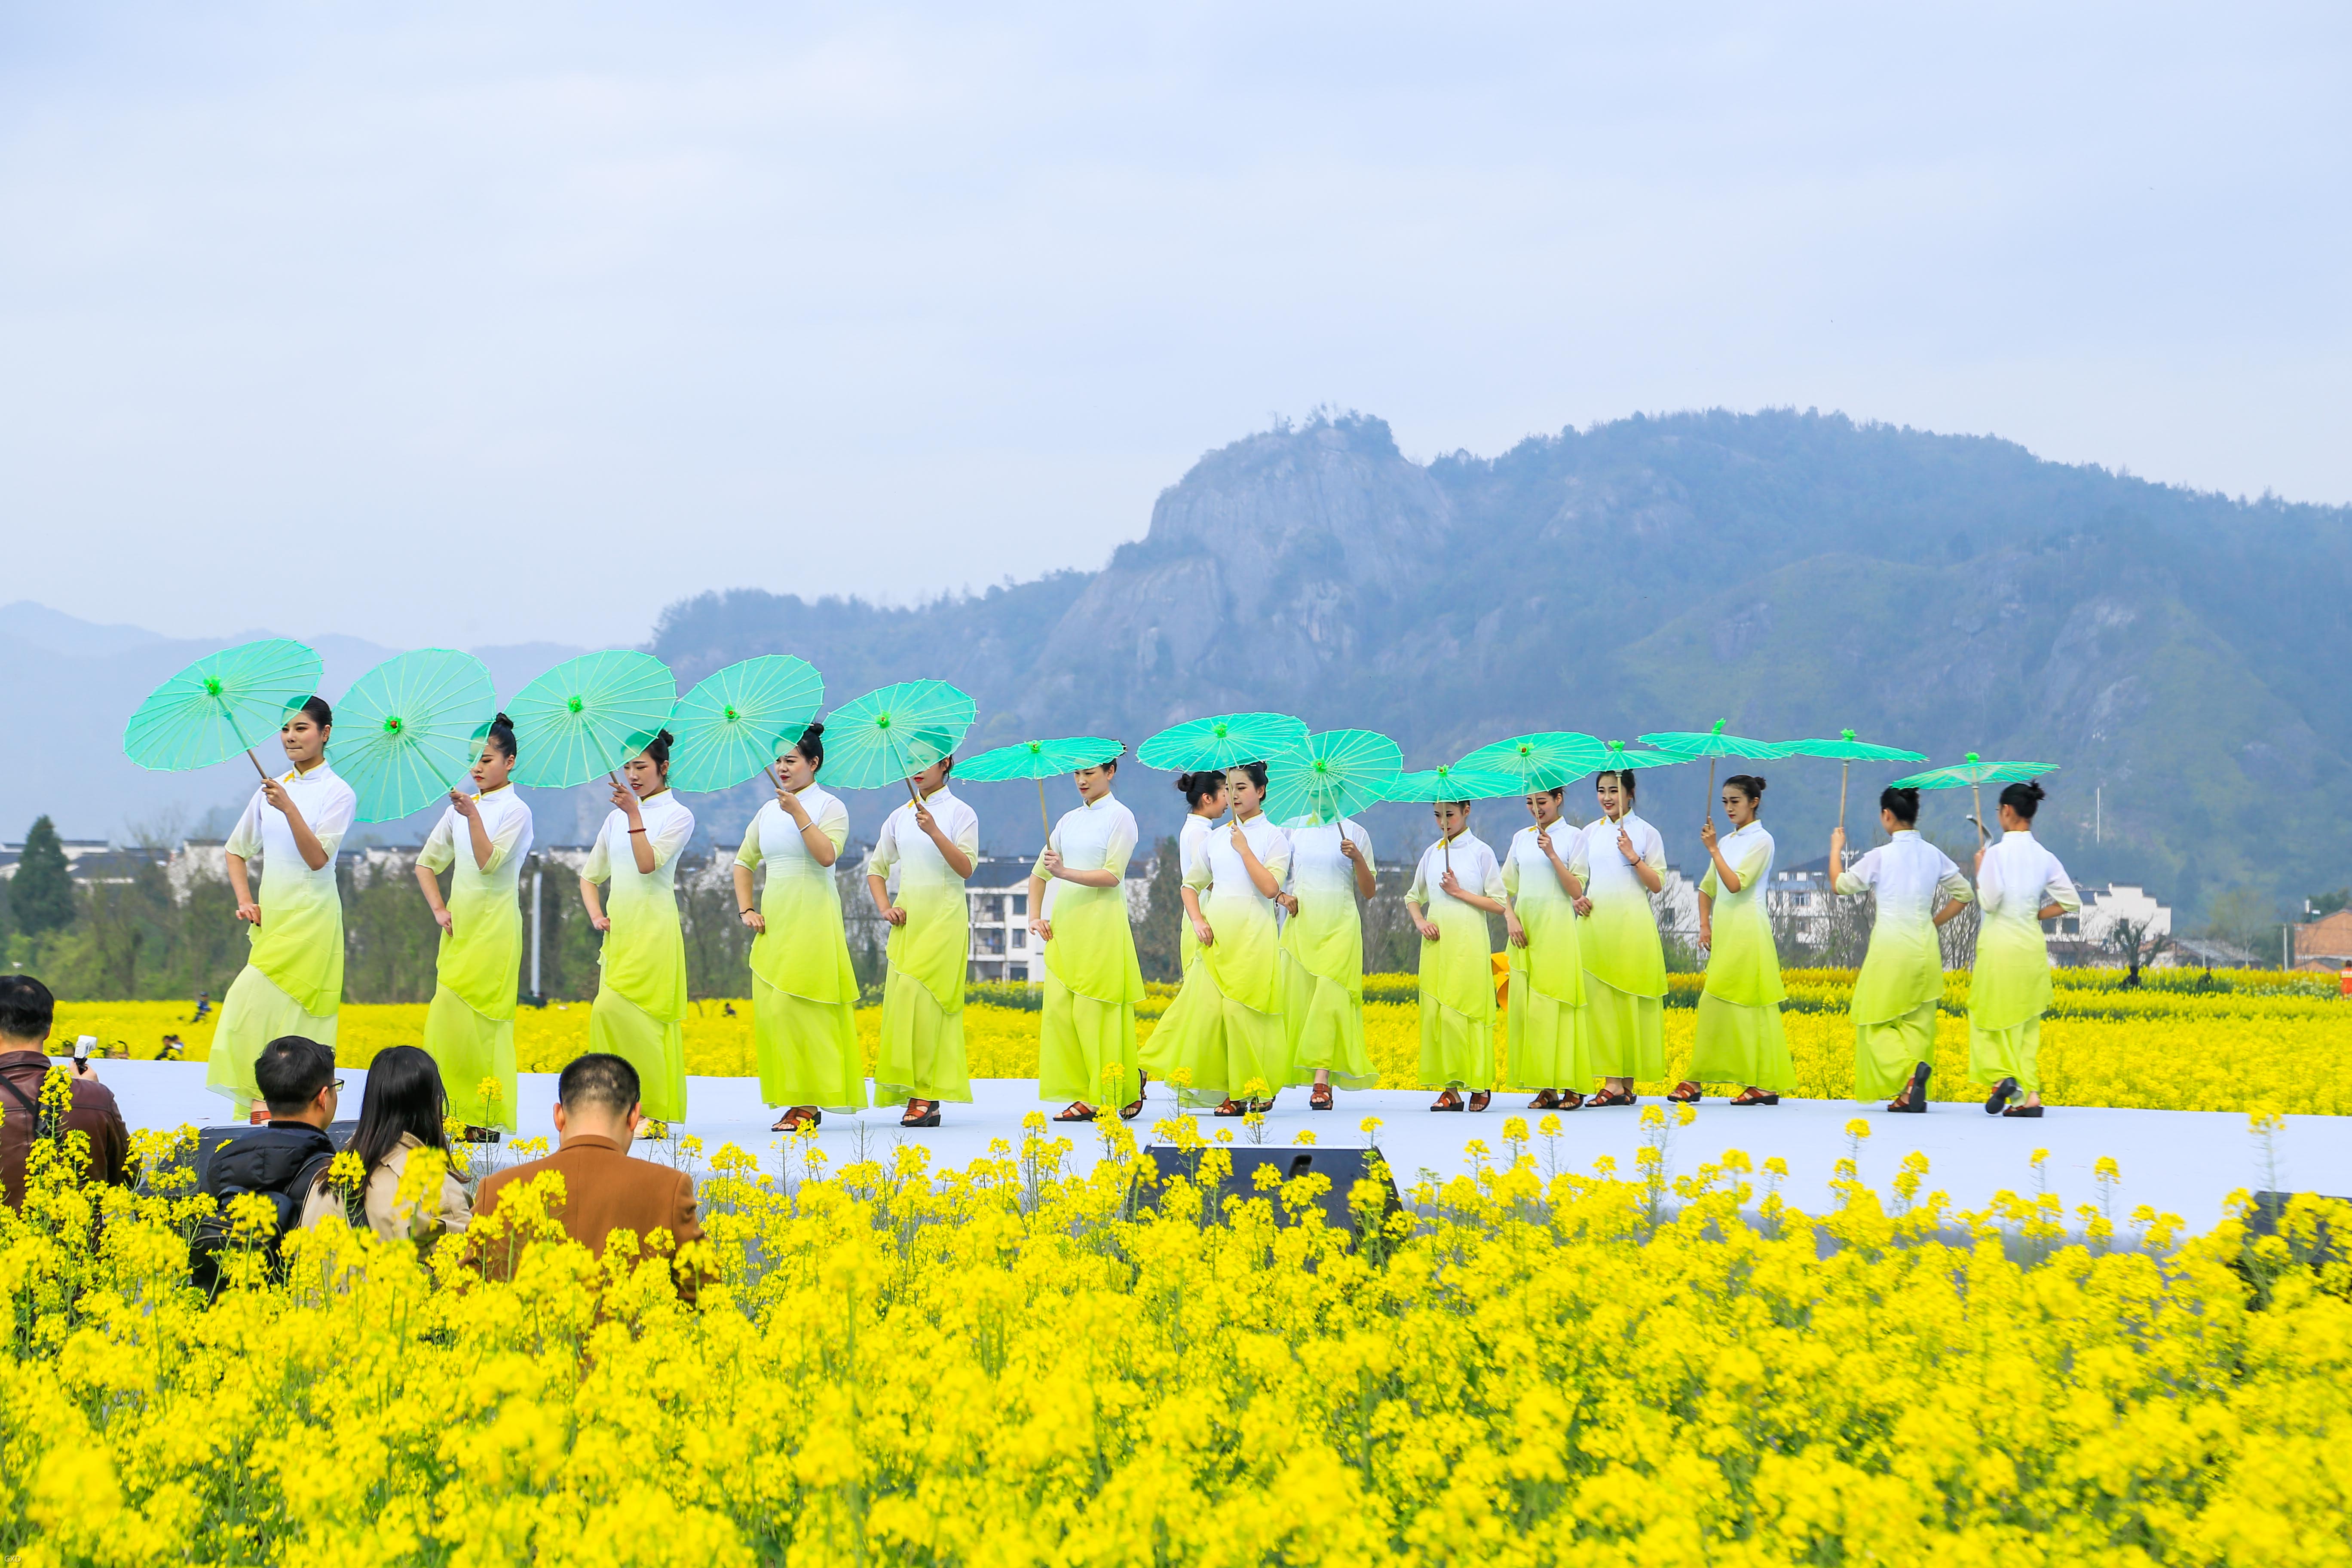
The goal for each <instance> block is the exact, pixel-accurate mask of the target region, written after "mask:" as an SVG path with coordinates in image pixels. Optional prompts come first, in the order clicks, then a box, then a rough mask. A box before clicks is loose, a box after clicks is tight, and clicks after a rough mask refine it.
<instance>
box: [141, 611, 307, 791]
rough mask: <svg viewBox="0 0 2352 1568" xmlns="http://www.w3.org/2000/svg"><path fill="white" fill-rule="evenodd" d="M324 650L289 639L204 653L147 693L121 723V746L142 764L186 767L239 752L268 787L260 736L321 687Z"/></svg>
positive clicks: (205, 765) (170, 768)
mask: <svg viewBox="0 0 2352 1568" xmlns="http://www.w3.org/2000/svg"><path fill="white" fill-rule="evenodd" d="M321 668H322V666H321V663H320V658H319V656H318V655H317V654H316V653H314V652H312V651H311V650H310V648H308V647H304V646H303V645H302V644H300V643H298V642H293V641H290V640H289V639H287V638H285V637H268V638H265V639H263V640H262V641H260V642H249V643H240V644H238V645H237V646H236V647H229V648H223V649H222V650H221V651H220V652H218V653H214V654H206V655H205V657H204V658H200V659H198V660H196V661H195V662H194V664H191V665H190V666H188V667H187V668H185V669H184V670H182V671H180V672H179V673H178V674H177V675H174V676H173V677H172V679H169V680H166V681H165V682H163V684H162V685H161V686H158V687H157V688H155V689H154V690H153V691H152V692H150V693H148V695H147V700H146V701H144V702H142V703H141V704H140V705H139V708H138V710H137V711H136V712H134V713H132V714H131V720H130V721H129V722H128V723H126V724H125V725H124V726H123V727H122V751H123V754H124V755H125V756H128V757H129V758H130V759H131V761H132V762H134V763H138V764H139V765H140V766H141V767H142V768H152V769H153V770H155V771H157V772H159V773H184V772H187V771H189V770H191V769H194V768H208V767H211V766H212V765H213V764H214V763H221V762H226V761H227V760H228V759H229V758H231V757H233V756H235V755H236V754H237V752H244V753H245V755H246V760H247V761H248V762H250V763H252V764H253V771H254V772H255V773H257V774H259V775H260V777H261V780H262V782H263V784H265V785H266V784H268V781H269V780H270V779H271V778H272V777H273V776H274V775H273V774H272V773H271V772H270V770H269V769H268V768H265V767H263V766H262V765H261V759H260V758H259V757H257V756H255V755H254V754H253V748H254V746H255V745H256V744H257V743H258V738H259V737H260V736H263V735H267V734H269V733H271V732H272V731H276V730H277V728H278V726H279V725H280V724H282V723H284V722H285V721H286V716H287V715H288V714H289V713H291V712H292V711H293V710H296V709H298V708H299V707H301V706H302V704H303V703H304V702H306V701H308V700H310V698H311V697H312V696H314V695H316V694H317V692H318V689H319V675H320V669H321Z"/></svg>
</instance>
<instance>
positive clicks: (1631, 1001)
mask: <svg viewBox="0 0 2352 1568" xmlns="http://www.w3.org/2000/svg"><path fill="white" fill-rule="evenodd" d="M1584 996H1585V1004H1584V1005H1585V1011H1586V1012H1587V1013H1588V1014H1589V1015H1590V1016H1591V1020H1592V1045H1591V1055H1590V1057H1589V1058H1588V1060H1590V1062H1591V1066H1592V1070H1593V1072H1594V1073H1596V1074H1598V1075H1599V1076H1600V1077H1602V1078H1630V1079H1634V1080H1636V1081H1637V1082H1643V1083H1654V1082H1656V1081H1657V1080H1658V1079H1662V1078H1664V1077H1665V1076H1666V1014H1665V1002H1664V998H1663V997H1658V996H1636V995H1635V994H1633V993H1632V992H1630V991H1620V990H1618V989H1617V987H1615V986H1614V985H1612V984H1609V983H1608V982H1607V981H1605V980H1603V979H1601V977H1600V976H1599V975H1597V974H1595V973H1592V971H1591V970H1589V969H1588V970H1586V971H1585V972H1584Z"/></svg>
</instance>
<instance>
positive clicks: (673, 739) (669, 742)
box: [654, 730, 677, 746]
mask: <svg viewBox="0 0 2352 1568" xmlns="http://www.w3.org/2000/svg"><path fill="white" fill-rule="evenodd" d="M654 739H655V740H656V741H658V742H661V743H662V744H663V745H665V746H675V745H677V736H676V735H673V734H671V733H670V732H669V731H667V730H664V731H662V732H661V733H660V734H658V735H656V736H655V737H654Z"/></svg>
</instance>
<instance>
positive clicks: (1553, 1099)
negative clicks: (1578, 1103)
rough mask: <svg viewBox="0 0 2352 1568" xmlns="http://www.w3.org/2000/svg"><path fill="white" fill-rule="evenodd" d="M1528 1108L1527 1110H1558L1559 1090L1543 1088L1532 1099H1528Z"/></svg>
mask: <svg viewBox="0 0 2352 1568" xmlns="http://www.w3.org/2000/svg"><path fill="white" fill-rule="evenodd" d="M1528 1110H1559V1091H1558V1090H1556V1089H1545V1090H1543V1091H1542V1092H1541V1093H1539V1094H1538V1095H1537V1096H1536V1097H1535V1098H1534V1099H1533V1100H1528Z"/></svg>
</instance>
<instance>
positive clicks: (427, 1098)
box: [302, 1046, 474, 1243]
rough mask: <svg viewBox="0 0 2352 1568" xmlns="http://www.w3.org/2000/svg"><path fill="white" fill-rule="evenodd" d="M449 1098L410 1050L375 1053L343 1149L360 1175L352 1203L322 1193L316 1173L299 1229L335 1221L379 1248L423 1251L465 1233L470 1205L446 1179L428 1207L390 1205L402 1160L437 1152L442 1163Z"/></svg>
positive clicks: (430, 1063)
mask: <svg viewBox="0 0 2352 1568" xmlns="http://www.w3.org/2000/svg"><path fill="white" fill-rule="evenodd" d="M448 1113H449V1097H448V1094H447V1092H446V1090H445V1089H443V1088H442V1085H441V1068H440V1067H439V1065H438V1064H436V1062H435V1061H434V1060H433V1058H432V1057H431V1056H429V1055H427V1054H426V1053H425V1052H424V1051H421V1050H419V1049H417V1048H416V1047H415V1046H394V1047H390V1048H389V1049H387V1050H384V1051H382V1052H379V1053H378V1054H377V1056H376V1058H375V1060H374V1061H373V1063H371V1064H370V1065H369V1067H368V1075H367V1092H366V1094H365V1095H364V1096H362V1099H361V1100H360V1125H359V1131H356V1132H353V1133H352V1142H351V1149H352V1152H353V1153H355V1154H357V1155H358V1156H359V1158H360V1165H361V1168H362V1172H363V1174H362V1177H361V1179H360V1186H359V1190H358V1192H357V1194H354V1198H353V1199H352V1200H351V1201H347V1200H346V1199H345V1197H344V1194H341V1193H340V1192H338V1191H336V1190H335V1189H334V1188H333V1187H331V1186H330V1185H328V1184H327V1179H326V1176H325V1174H324V1173H321V1174H320V1179H319V1180H318V1182H317V1183H315V1184H313V1185H312V1186H311V1188H310V1194H309V1195H308V1196H307V1197H306V1198H305V1199H304V1201H303V1205H302V1223H303V1224H304V1225H306V1226H310V1225H317V1224H318V1223H319V1222H320V1220H323V1219H325V1218H326V1217H327V1216H328V1215H334V1214H340V1215H342V1216H343V1217H344V1219H345V1220H346V1221H348V1222H349V1223H350V1224H351V1225H352V1226H359V1225H361V1224H362V1223H364V1224H365V1225H366V1226H368V1227H369V1228H370V1229H372V1230H373V1231H374V1232H375V1233H376V1235H377V1236H378V1237H382V1238H383V1240H385V1241H414V1242H418V1243H429V1242H432V1241H435V1240H437V1239H438V1238H439V1237H442V1236H443V1235H445V1234H451V1233H455V1232H457V1231H461V1230H464V1229H465V1228H466V1223H467V1221H468V1220H470V1219H471V1218H473V1215H474V1205H473V1204H472V1203H471V1202H469V1201H468V1200H467V1196H466V1188H465V1185H464V1184H463V1183H461V1182H459V1181H458V1179H457V1175H456V1174H455V1173H449V1172H446V1171H445V1173H443V1175H442V1177H441V1192H440V1195H439V1197H438V1199H437V1201H436V1202H435V1203H433V1204H431V1205H421V1204H418V1203H415V1201H413V1200H412V1201H411V1202H410V1203H409V1204H408V1205H406V1207H405V1208H404V1207H403V1206H402V1205H400V1204H399V1202H398V1201H397V1200H398V1195H399V1193H400V1181H401V1177H402V1175H403V1174H404V1173H405V1172H406V1171H407V1169H408V1156H409V1154H410V1152H412V1151H414V1150H417V1149H437V1150H439V1151H440V1152H441V1153H442V1154H443V1155H444V1156H445V1157H446V1155H447V1154H448V1152H449V1137H448V1134H447V1132H446V1131H444V1129H443V1122H444V1121H446V1118H447V1116H448Z"/></svg>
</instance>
